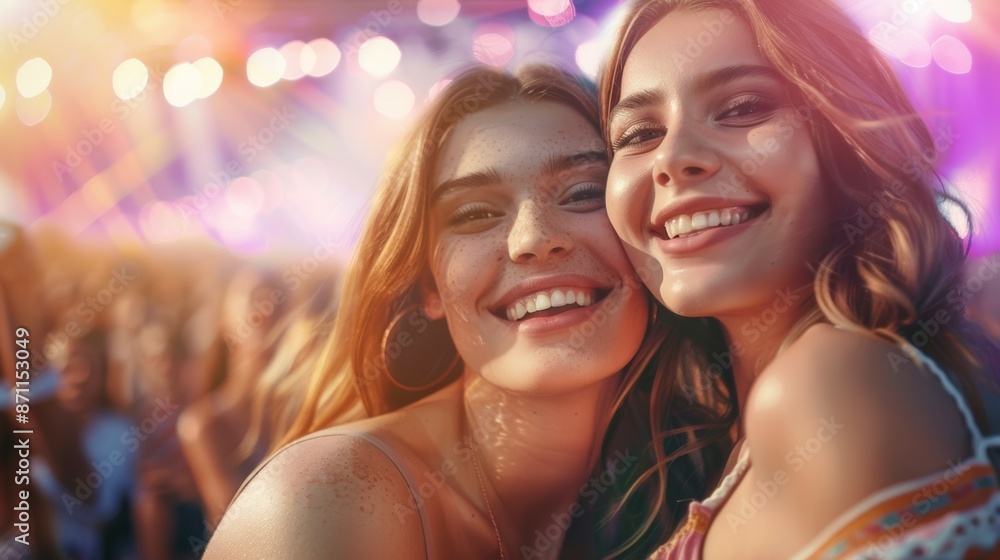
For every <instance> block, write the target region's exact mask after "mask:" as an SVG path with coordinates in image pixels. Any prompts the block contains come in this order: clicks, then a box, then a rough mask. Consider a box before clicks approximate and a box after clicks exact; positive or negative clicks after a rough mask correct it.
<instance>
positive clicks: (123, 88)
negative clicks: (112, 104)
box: [111, 58, 149, 101]
mask: <svg viewBox="0 0 1000 560" xmlns="http://www.w3.org/2000/svg"><path fill="white" fill-rule="evenodd" d="M148 82H149V69H147V68H146V65H145V64H143V63H142V61H140V60H139V59H137V58H130V59H128V60H126V61H125V62H122V63H121V64H119V65H118V67H117V68H115V71H114V73H113V74H112V75H111V88H112V89H113V90H114V91H115V95H117V96H118V99H121V100H123V101H128V100H129V99H134V98H135V97H137V96H138V95H139V94H140V93H142V92H143V91H145V90H146V84H147V83H148Z"/></svg>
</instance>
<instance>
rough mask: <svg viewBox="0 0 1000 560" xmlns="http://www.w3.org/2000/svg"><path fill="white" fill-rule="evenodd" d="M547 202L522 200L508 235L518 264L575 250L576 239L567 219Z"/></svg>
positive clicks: (509, 249) (513, 258)
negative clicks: (565, 221) (572, 234)
mask: <svg viewBox="0 0 1000 560" xmlns="http://www.w3.org/2000/svg"><path fill="white" fill-rule="evenodd" d="M546 206H547V205H546V204H544V203H538V202H535V201H527V202H524V203H522V204H521V205H520V206H519V207H518V209H517V215H516V216H515V217H514V224H513V226H511V228H510V233H509V234H508V235H507V251H508V253H509V254H510V260H512V261H514V262H517V263H528V262H544V261H546V260H548V259H550V258H553V257H555V256H559V255H565V254H568V253H570V252H571V251H572V250H573V246H574V244H573V238H572V236H571V235H570V233H569V230H568V229H567V228H566V227H565V224H564V222H563V220H565V218H564V217H561V216H559V215H558V214H557V212H555V211H551V210H549V209H547V208H546Z"/></svg>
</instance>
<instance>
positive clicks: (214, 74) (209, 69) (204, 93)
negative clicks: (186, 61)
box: [193, 56, 222, 99]
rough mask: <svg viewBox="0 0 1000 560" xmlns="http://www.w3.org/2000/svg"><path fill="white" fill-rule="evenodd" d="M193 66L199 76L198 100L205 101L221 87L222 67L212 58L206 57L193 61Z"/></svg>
mask: <svg viewBox="0 0 1000 560" xmlns="http://www.w3.org/2000/svg"><path fill="white" fill-rule="evenodd" d="M193 66H194V67H195V68H196V69H197V70H198V73H199V74H201V88H200V89H199V90H198V99H205V98H206V97H208V96H210V95H212V94H213V93H215V92H216V91H218V90H219V86H221V85H222V65H221V64H219V62H218V61H216V60H215V59H214V58H212V57H210V56H206V57H205V58H199V59H198V60H196V61H194V64H193Z"/></svg>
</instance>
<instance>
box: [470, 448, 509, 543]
mask: <svg viewBox="0 0 1000 560" xmlns="http://www.w3.org/2000/svg"><path fill="white" fill-rule="evenodd" d="M472 462H473V463H474V464H475V465H476V477H478V478H479V489H480V490H482V491H483V501H484V502H486V512H487V513H489V514H490V522H492V523H493V531H494V532H495V533H496V535H497V546H499V547H500V560H506V558H507V555H506V554H505V553H504V548H503V539H501V538H500V526H499V525H497V518H496V516H495V515H493V507H492V506H491V505H490V497H489V496H487V495H486V481H485V480H484V479H483V469H482V467H481V466H480V465H479V449H473V450H472Z"/></svg>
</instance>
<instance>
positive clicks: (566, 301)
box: [504, 289, 594, 321]
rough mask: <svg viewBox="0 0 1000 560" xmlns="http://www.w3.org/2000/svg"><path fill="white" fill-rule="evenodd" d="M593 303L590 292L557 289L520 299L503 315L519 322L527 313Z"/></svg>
mask: <svg viewBox="0 0 1000 560" xmlns="http://www.w3.org/2000/svg"><path fill="white" fill-rule="evenodd" d="M593 302H594V294H593V293H592V292H590V291H587V292H585V291H584V290H569V289H558V290H552V291H550V292H539V293H537V294H532V295H530V296H527V297H524V298H521V299H520V300H518V301H517V302H515V303H512V304H509V305H508V306H507V308H506V309H505V310H504V314H505V315H506V316H507V320H509V321H520V320H521V319H523V318H524V316H525V315H527V314H528V313H535V312H536V311H544V310H546V309H549V308H552V307H563V306H565V305H571V304H576V305H579V306H580V307H587V306H589V305H591V304H593Z"/></svg>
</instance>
